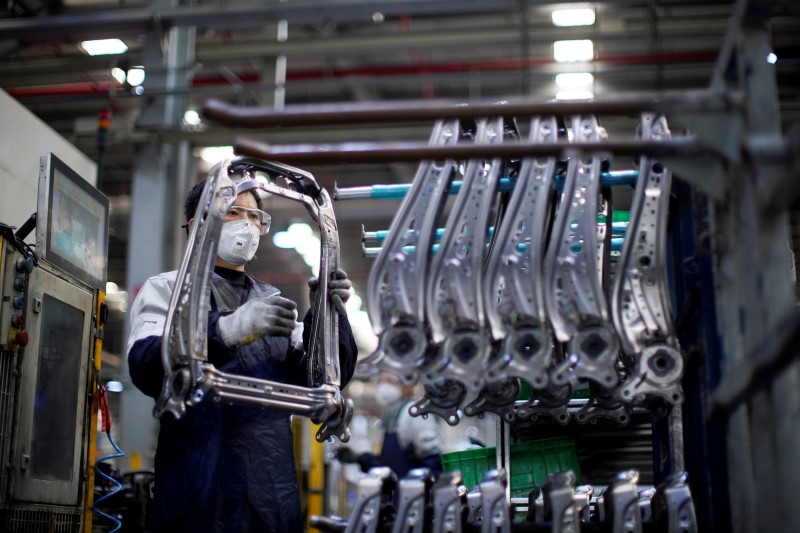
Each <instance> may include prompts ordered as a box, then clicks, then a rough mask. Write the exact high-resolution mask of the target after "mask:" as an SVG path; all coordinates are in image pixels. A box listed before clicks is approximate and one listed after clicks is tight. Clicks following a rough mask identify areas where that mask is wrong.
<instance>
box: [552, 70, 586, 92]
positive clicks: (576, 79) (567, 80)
mask: <svg viewBox="0 0 800 533" xmlns="http://www.w3.org/2000/svg"><path fill="white" fill-rule="evenodd" d="M592 83H594V76H593V75H592V74H591V73H589V72H566V73H564V74H556V86H558V87H562V88H564V89H573V88H576V87H581V88H586V87H591V85H592Z"/></svg>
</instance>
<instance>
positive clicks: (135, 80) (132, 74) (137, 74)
mask: <svg viewBox="0 0 800 533" xmlns="http://www.w3.org/2000/svg"><path fill="white" fill-rule="evenodd" d="M125 80H126V81H127V82H128V85H130V86H131V87H138V86H139V85H141V84H142V83H143V82H144V67H133V68H130V69H128V74H127V76H125Z"/></svg>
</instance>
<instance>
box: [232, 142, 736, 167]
mask: <svg viewBox="0 0 800 533" xmlns="http://www.w3.org/2000/svg"><path fill="white" fill-rule="evenodd" d="M234 149H235V151H236V153H238V154H242V155H246V156H251V157H258V158H261V159H267V160H273V161H282V162H284V163H287V164H290V165H307V164H335V163H340V164H341V163H387V162H391V161H396V162H399V161H421V160H423V159H428V160H445V159H470V158H475V157H486V158H492V157H501V158H505V159H521V158H524V157H542V156H549V155H558V156H561V157H569V156H574V155H575V154H587V153H591V154H597V155H598V156H601V157H603V156H606V155H609V154H615V155H625V156H638V155H642V154H646V155H650V156H652V157H656V158H666V157H674V156H684V157H692V156H719V157H722V154H719V153H717V152H716V151H715V150H714V149H712V148H711V147H708V146H705V145H704V144H703V143H701V142H700V141H699V140H698V139H697V138H696V137H695V136H693V135H687V136H684V137H678V138H673V139H670V140H665V141H636V140H631V141H600V142H579V143H575V142H572V143H571V142H558V143H552V144H547V145H543V144H534V143H528V142H515V143H503V144H496V145H491V146H488V145H487V146H484V145H479V144H463V145H450V146H428V145H427V144H425V143H420V142H388V143H371V142H362V143H340V144H293V145H270V144H267V143H263V142H260V141H257V140H254V139H247V138H240V139H237V141H236V145H235V147H234Z"/></svg>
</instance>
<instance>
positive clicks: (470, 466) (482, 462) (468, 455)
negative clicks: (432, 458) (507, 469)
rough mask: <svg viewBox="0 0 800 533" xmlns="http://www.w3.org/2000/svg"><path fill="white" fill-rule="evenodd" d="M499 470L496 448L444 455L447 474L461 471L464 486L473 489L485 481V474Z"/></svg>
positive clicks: (443, 466) (444, 468)
mask: <svg viewBox="0 0 800 533" xmlns="http://www.w3.org/2000/svg"><path fill="white" fill-rule="evenodd" d="M495 468H497V453H496V452H495V447H494V446H492V447H491V448H475V449H472V450H464V451H463V452H450V453H443V454H442V470H444V471H445V472H455V471H456V470H460V471H461V476H462V477H463V478H464V480H463V482H462V483H463V484H464V485H465V486H466V487H467V488H469V489H472V488H473V487H475V486H476V485H477V484H478V483H480V482H481V481H483V474H484V473H486V472H488V471H489V470H493V469H495Z"/></svg>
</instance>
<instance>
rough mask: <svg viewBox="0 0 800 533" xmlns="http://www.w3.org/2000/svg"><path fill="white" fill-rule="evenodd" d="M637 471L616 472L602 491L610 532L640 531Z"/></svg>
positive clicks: (640, 518) (640, 515)
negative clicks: (606, 487)
mask: <svg viewBox="0 0 800 533" xmlns="http://www.w3.org/2000/svg"><path fill="white" fill-rule="evenodd" d="M638 482H639V472H637V471H636V470H625V471H623V472H620V473H619V474H617V476H616V477H615V478H614V480H613V481H612V482H611V484H610V485H609V486H608V489H606V491H605V492H604V493H603V500H604V501H603V503H604V505H605V515H606V520H610V522H611V532H612V533H642V527H643V526H642V514H641V511H640V510H639V491H638V489H637V487H636V484H637V483H638Z"/></svg>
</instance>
